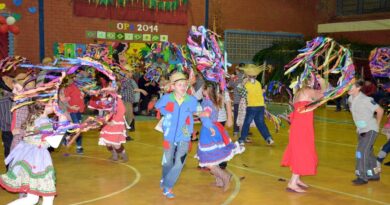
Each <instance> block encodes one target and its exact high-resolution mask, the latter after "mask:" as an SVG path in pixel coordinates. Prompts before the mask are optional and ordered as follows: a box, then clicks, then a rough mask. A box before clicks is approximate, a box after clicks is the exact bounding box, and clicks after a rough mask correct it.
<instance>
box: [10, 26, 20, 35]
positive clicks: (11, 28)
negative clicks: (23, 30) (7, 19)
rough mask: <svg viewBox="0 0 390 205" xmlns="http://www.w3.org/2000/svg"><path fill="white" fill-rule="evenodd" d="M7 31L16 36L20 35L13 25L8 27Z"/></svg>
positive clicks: (17, 28)
mask: <svg viewBox="0 0 390 205" xmlns="http://www.w3.org/2000/svg"><path fill="white" fill-rule="evenodd" d="M8 29H9V30H10V31H11V32H12V33H13V34H15V35H18V34H19V33H20V29H19V27H17V26H15V25H12V26H8Z"/></svg>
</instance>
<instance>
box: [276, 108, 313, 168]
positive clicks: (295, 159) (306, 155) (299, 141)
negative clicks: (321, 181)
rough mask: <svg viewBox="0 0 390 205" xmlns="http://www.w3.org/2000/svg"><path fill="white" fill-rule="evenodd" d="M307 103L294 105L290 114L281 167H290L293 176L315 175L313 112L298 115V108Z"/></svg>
mask: <svg viewBox="0 0 390 205" xmlns="http://www.w3.org/2000/svg"><path fill="white" fill-rule="evenodd" d="M309 103H310V102H309V101H300V102H296V103H294V111H293V113H292V114H291V125H290V135H289V142H288V145H287V148H286V150H285V152H284V155H283V159H282V163H281V164H282V166H287V167H290V169H291V172H292V173H293V174H298V175H315V174H316V173H317V164H318V159H317V152H316V148H315V144H314V122H313V121H314V114H313V111H310V112H305V113H300V112H298V111H297V110H298V108H301V107H302V106H305V105H307V104H309Z"/></svg>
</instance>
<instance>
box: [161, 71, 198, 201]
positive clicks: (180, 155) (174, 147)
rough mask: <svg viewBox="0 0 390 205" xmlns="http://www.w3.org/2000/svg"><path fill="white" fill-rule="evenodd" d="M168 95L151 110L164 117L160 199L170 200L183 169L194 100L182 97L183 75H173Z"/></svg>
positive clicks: (184, 94)
mask: <svg viewBox="0 0 390 205" xmlns="http://www.w3.org/2000/svg"><path fill="white" fill-rule="evenodd" d="M170 82H171V84H172V85H171V88H172V91H173V92H172V93H169V94H165V95H163V96H162V98H161V99H160V100H159V101H157V103H156V105H155V107H156V109H157V110H159V111H160V113H161V114H163V115H164V120H163V124H162V127H163V134H164V143H163V146H164V154H163V159H162V166H163V170H162V179H161V181H160V183H161V184H160V186H161V188H162V189H163V195H164V196H166V197H167V198H170V199H171V198H174V197H175V195H174V194H173V192H172V188H173V186H174V185H175V183H176V181H177V179H178V178H179V175H180V173H181V170H182V168H183V166H184V163H185V160H186V157H187V152H188V149H189V146H190V139H191V134H192V131H193V127H194V124H193V123H194V121H193V116H192V115H193V114H194V113H195V112H196V111H197V110H196V106H197V100H196V99H195V97H193V96H190V95H188V94H187V93H186V91H187V89H188V81H187V78H186V76H185V75H184V74H183V73H180V72H176V73H174V74H172V76H171V78H170Z"/></svg>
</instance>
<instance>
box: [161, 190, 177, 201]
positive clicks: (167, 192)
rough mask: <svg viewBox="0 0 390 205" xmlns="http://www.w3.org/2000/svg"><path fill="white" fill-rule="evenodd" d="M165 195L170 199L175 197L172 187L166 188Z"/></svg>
mask: <svg viewBox="0 0 390 205" xmlns="http://www.w3.org/2000/svg"><path fill="white" fill-rule="evenodd" d="M163 195H164V196H166V197H167V198H168V199H173V198H175V195H174V194H173V192H172V189H168V188H164V189H163Z"/></svg>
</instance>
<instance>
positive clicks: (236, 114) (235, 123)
mask: <svg viewBox="0 0 390 205" xmlns="http://www.w3.org/2000/svg"><path fill="white" fill-rule="evenodd" d="M239 105H240V104H234V105H233V120H234V123H233V132H237V133H238V132H240V127H238V125H237V117H238V108H239Z"/></svg>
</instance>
